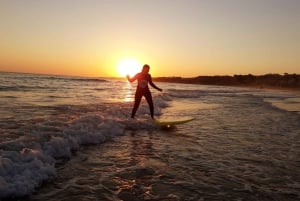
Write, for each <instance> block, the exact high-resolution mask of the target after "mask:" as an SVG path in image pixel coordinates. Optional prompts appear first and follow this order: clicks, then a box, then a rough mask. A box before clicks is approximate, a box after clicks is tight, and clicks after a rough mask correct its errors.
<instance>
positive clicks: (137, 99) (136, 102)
mask: <svg viewBox="0 0 300 201" xmlns="http://www.w3.org/2000/svg"><path fill="white" fill-rule="evenodd" d="M141 99H142V93H141V92H140V91H139V90H136V92H135V97H134V105H133V108H132V112H131V118H134V116H135V113H136V111H137V109H138V108H139V105H140V102H141Z"/></svg>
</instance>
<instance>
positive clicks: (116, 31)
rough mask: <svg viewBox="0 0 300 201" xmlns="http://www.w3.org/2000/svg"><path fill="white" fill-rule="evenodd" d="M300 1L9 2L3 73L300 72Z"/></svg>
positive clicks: (3, 7) (3, 18)
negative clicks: (128, 69)
mask: <svg viewBox="0 0 300 201" xmlns="http://www.w3.org/2000/svg"><path fill="white" fill-rule="evenodd" d="M299 10H300V1H298V0H286V1H282V0H264V1H261V0H251V1H240V0H227V1H223V0H212V1H204V0H203V1H201V0H172V1H168V0H154V1H140V0H102V1H97V0H86V1H80V0H43V1H36V0H27V1H19V0H9V1H8V0H7V1H1V2H0V24H1V26H0V33H1V37H0V71H16V72H32V73H46V74H63V75H82V76H100V77H104V76H120V74H119V73H118V72H117V64H118V63H119V62H120V61H121V60H122V59H123V58H127V57H130V58H133V59H136V60H138V61H139V62H140V63H148V64H150V66H151V74H152V76H154V77H155V76H182V77H191V76H198V75H225V74H226V75H233V74H249V73H251V74H266V73H280V74H282V73H286V72H287V73H298V74H299V73H300V56H299V55H300V23H299V19H300V12H299Z"/></svg>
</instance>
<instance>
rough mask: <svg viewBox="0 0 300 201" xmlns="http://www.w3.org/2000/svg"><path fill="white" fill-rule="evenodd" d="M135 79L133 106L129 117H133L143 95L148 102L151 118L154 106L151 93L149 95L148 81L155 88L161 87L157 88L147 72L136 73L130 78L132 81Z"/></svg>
mask: <svg viewBox="0 0 300 201" xmlns="http://www.w3.org/2000/svg"><path fill="white" fill-rule="evenodd" d="M136 79H137V80H138V85H137V87H136V92H135V99H134V106H133V109H132V113H131V117H132V118H134V115H135V113H136V111H137V109H138V107H139V105H140V102H141V99H142V97H143V96H145V98H146V100H147V102H148V104H149V108H150V114H151V118H152V119H153V115H154V107H153V101H152V95H151V92H150V90H149V87H148V83H149V84H150V85H151V86H152V87H153V88H155V89H157V90H161V89H160V88H158V87H157V86H156V85H155V84H154V83H153V82H152V78H151V75H150V74H149V73H147V74H144V73H138V74H136V75H135V76H134V77H133V78H132V79H130V81H131V82H133V81H134V80H136Z"/></svg>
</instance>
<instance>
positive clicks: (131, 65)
mask: <svg viewBox="0 0 300 201" xmlns="http://www.w3.org/2000/svg"><path fill="white" fill-rule="evenodd" d="M140 70H141V64H140V62H138V61H137V60H136V59H132V58H126V59H123V60H121V61H120V62H119V63H118V65H117V72H118V73H119V75H121V76H122V77H124V76H126V75H129V76H131V77H132V76H134V75H135V74H136V73H138V72H139V71H140Z"/></svg>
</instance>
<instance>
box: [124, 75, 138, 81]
mask: <svg viewBox="0 0 300 201" xmlns="http://www.w3.org/2000/svg"><path fill="white" fill-rule="evenodd" d="M138 76H139V74H136V75H135V76H134V77H132V78H130V76H129V75H127V76H126V78H127V80H128V81H129V82H134V81H135V80H136V79H137V78H138Z"/></svg>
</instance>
